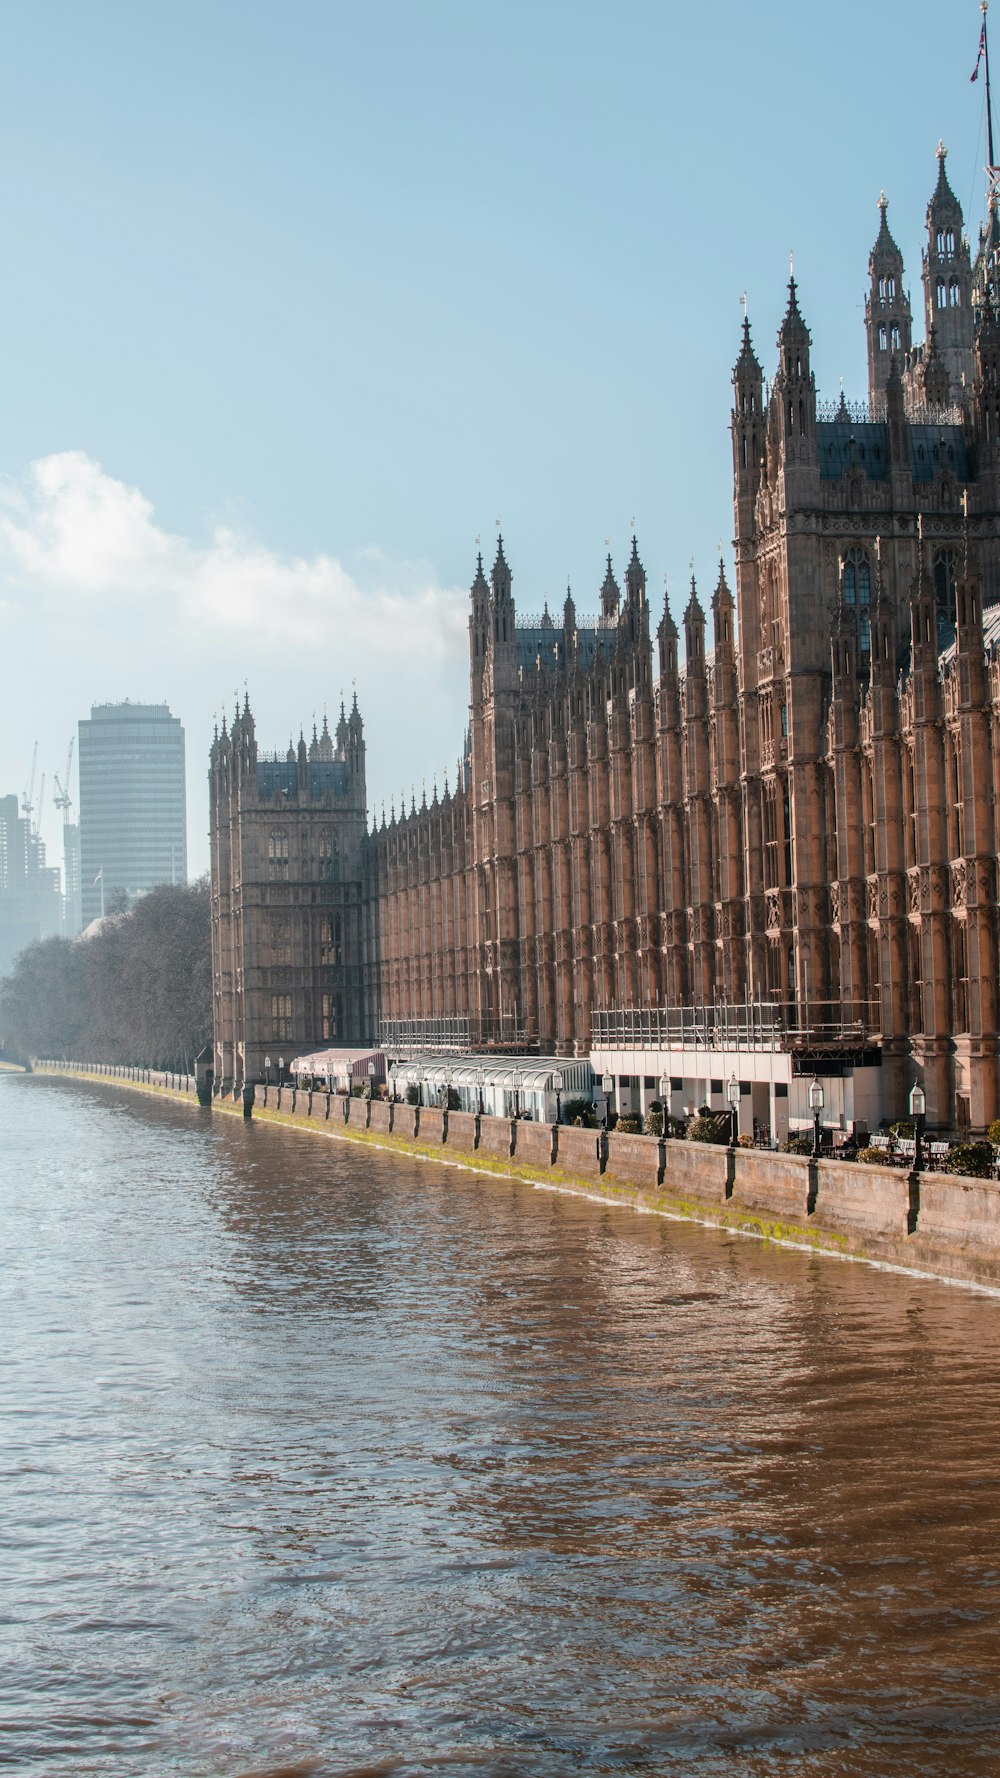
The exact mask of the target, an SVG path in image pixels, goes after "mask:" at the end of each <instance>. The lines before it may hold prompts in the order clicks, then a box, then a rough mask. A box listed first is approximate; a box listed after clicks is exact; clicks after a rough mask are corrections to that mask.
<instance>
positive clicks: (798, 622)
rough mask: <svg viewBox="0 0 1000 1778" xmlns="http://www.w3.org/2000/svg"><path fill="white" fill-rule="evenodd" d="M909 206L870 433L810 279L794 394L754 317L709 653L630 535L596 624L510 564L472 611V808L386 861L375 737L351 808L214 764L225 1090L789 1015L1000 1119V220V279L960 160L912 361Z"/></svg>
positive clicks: (895, 1093) (434, 822) (347, 785)
mask: <svg viewBox="0 0 1000 1778" xmlns="http://www.w3.org/2000/svg"><path fill="white" fill-rule="evenodd" d="M880 212H881V215H880V227H879V233H878V238H877V240H876V242H875V245H874V247H873V250H872V253H871V256H870V260H869V289H868V295H867V299H866V310H865V325H866V331H867V344H868V382H869V387H868V400H867V402H866V403H865V404H864V405H863V406H849V405H848V404H847V403H846V402H845V401H844V399H843V397H842V398H841V400H840V402H839V404H829V405H827V404H824V403H822V402H820V401H819V400H818V399H817V394H816V387H815V381H814V377H813V373H812V369H811V364H810V345H811V341H810V334H809V331H808V329H807V327H806V325H805V323H804V321H803V318H802V315H801V313H800V310H799V305H798V298H797V291H796V287H795V283H794V280H793V281H792V282H791V283H790V285H789V292H788V304H787V310H786V313H785V316H784V319H783V321H782V324H781V328H780V330H779V334H778V342H777V343H778V364H777V368H776V371H775V374H774V376H773V378H772V380H771V382H770V384H769V385H766V384H765V381H764V377H763V372H762V368H761V366H760V364H759V362H758V360H757V358H756V356H755V353H754V350H753V346H752V343H751V338H750V330H749V326H748V325H747V323H746V322H744V330H743V340H742V347H741V350H740V354H739V357H738V359H737V363H736V368H735V371H734V375H733V385H734V392H735V400H734V406H733V414H732V438H733V462H734V509H735V533H736V536H735V550H736V596H735V600H734V598H733V595H732V593H731V592H730V589H729V587H728V586H727V583H726V580H725V577H724V574H723V572H722V570H721V568H720V572H719V579H718V584H717V586H716V588H715V590H714V593H713V596H712V600H711V637H710V647H709V645H708V644H709V638H707V636H706V617H705V613H704V611H703V609H702V606H701V604H700V603H699V599H698V595H697V590H696V587H695V585H694V582H693V581H692V585H691V592H690V598H689V600H688V603H687V608H686V610H685V612H684V616H683V629H684V652H683V662H682V660H681V657H680V653H679V647H678V644H679V637H678V632H677V628H676V626H675V624H674V621H673V619H672V617H671V615H670V611H669V608H668V607H667V606H666V605H664V609H663V612H662V615H661V616H660V618H659V621H658V623H657V624H656V629H655V638H654V636H653V635H652V634H651V617H650V610H649V605H648V601H647V590H646V578H645V574H644V571H643V567H642V564H641V561H640V559H639V553H638V548H637V545H636V542H635V540H634V539H633V543H632V553H631V560H630V561H629V564H628V567H627V570H626V573H625V576H624V593H622V592H621V591H620V589H619V587H618V585H617V583H616V581H615V578H614V575H613V572H612V567H611V563H610V561H609V562H608V567H607V573H606V575H605V579H604V584H603V586H602V588H601V594H600V611H599V614H598V615H597V616H596V617H594V618H592V619H589V620H581V619H579V618H578V617H577V614H576V611H575V608H574V604H573V600H572V598H571V597H569V596H567V598H566V602H565V606H564V608H563V610H562V613H561V615H560V616H559V617H557V618H555V619H554V618H553V617H552V616H551V615H550V613H549V611H548V609H547V608H546V610H545V611H544V612H543V613H542V614H541V616H539V617H524V618H522V617H519V615H518V613H517V610H516V607H515V604H514V597H513V590H512V578H511V573H510V569H509V568H508V565H507V562H506V559H505V556H504V550H503V544H502V541H501V543H500V545H499V547H498V551H497V557H496V561H495V563H494V565H493V568H492V572H491V573H490V575H489V578H487V576H486V575H485V573H484V571H483V565H482V561H481V560H480V563H479V568H478V572H477V574H476V577H475V580H474V582H473V585H472V590H471V610H470V619H469V639H470V676H471V677H470V705H471V719H470V729H469V739H468V743H467V750H466V758H465V763H464V768H463V771H462V773H461V775H460V779H459V782H458V784H457V786H456V788H455V790H454V791H449V790H448V789H447V787H446V788H445V792H444V795H443V797H441V798H439V797H438V796H437V794H436V792H435V794H434V796H433V797H432V800H431V803H430V805H429V806H428V805H427V804H426V801H425V803H424V805H423V806H422V807H421V808H420V809H416V808H411V810H410V813H409V814H408V815H407V814H401V815H400V816H399V817H394V818H393V819H392V820H391V821H390V822H389V823H386V822H385V821H384V819H383V822H382V825H381V826H380V827H379V828H378V829H377V831H375V832H374V833H373V834H371V835H370V836H369V837H368V838H367V839H366V838H365V824H364V778H363V747H362V746H361V742H360V718H359V717H357V716H356V713H352V719H351V720H352V722H353V723H354V725H355V726H354V729H353V730H352V729H351V726H350V724H342V729H341V730H338V750H337V769H339V770H341V771H342V772H344V773H345V774H346V775H345V777H344V779H343V784H344V789H343V791H340V790H334V789H333V788H332V786H326V785H324V787H323V788H322V789H320V787H319V781H317V786H316V789H315V790H314V789H313V788H312V780H311V778H310V773H311V771H312V770H313V767H314V761H313V759H312V757H311V754H310V753H309V752H307V750H306V749H305V747H304V744H301V743H300V748H299V755H298V759H297V760H296V759H295V757H294V756H291V757H290V758H289V759H288V760H287V761H283V762H276V763H275V764H274V765H273V766H272V768H271V769H272V771H274V772H276V773H278V776H276V777H275V778H274V780H273V782H272V780H271V779H269V778H268V777H267V776H266V774H265V775H264V776H263V777H262V776H261V766H260V765H259V764H258V762H257V758H256V752H255V747H254V743H253V735H252V724H251V723H250V719H249V716H248V713H244V715H243V716H242V717H241V718H240V719H239V720H238V722H237V724H236V725H235V726H234V728H233V729H232V730H231V731H230V733H229V734H228V735H226V734H224V735H223V736H222V738H221V739H220V740H219V741H217V743H216V746H215V748H214V750H213V756H212V789H213V845H214V848H215V860H216V861H217V863H216V864H215V868H216V869H217V873H218V874H217V876H216V877H215V881H214V888H215V907H216V919H215V928H216V966H217V971H218V974H217V979H216V996H217V998H216V1011H217V1018H218V1020H219V1024H218V1027H217V1042H218V1046H219V1052H220V1053H219V1057H218V1058H217V1067H219V1068H220V1071H221V1073H222V1075H223V1077H226V1076H227V1075H228V1076H229V1078H232V1074H231V1072H230V1069H231V1068H232V1069H235V1070H236V1073H237V1074H238V1073H239V1072H240V1065H239V1063H238V1062H237V1061H236V1059H235V1058H236V1057H237V1056H241V1057H242V1067H243V1068H246V1069H247V1070H250V1069H251V1068H258V1069H259V1052H260V1048H261V1043H266V1044H267V1045H268V1046H270V1048H271V1049H273V1048H274V1046H275V1044H276V1043H278V1041H279V1037H281V1032H282V1031H285V1030H287V1032H288V1034H289V1035H288V1037H287V1038H281V1040H282V1041H285V1042H286V1043H295V1044H296V1045H297V1046H298V1047H299V1048H304V1047H309V1046H314V1045H317V1044H319V1043H320V1042H321V1041H325V1039H326V1038H327V1035H328V1033H329V1035H331V1036H332V1035H333V1034H334V1031H335V1030H336V1032H337V1034H340V1033H341V1031H343V1032H345V1033H346V1031H347V1028H348V1026H353V1025H357V1026H358V1027H359V1029H358V1031H357V1035H358V1036H359V1037H360V1036H362V1035H363V1036H365V1037H368V1036H371V1035H374V1033H375V1032H376V1030H377V1029H378V1025H379V1021H380V1020H381V1021H382V1029H383V1031H384V1032H385V1033H386V1034H387V1035H388V1036H389V1037H390V1039H393V1038H394V1039H395V1040H397V1041H401V1040H406V1039H408V1040H409V1041H411V1042H414V1041H419V1039H420V1037H421V1034H423V1035H424V1037H425V1038H426V1039H427V1040H429V1041H430V1040H433V1038H434V1036H435V1035H440V1034H441V1033H443V1032H445V1031H452V1032H459V1033H462V1034H464V1037H465V1039H466V1041H467V1042H468V1044H469V1045H470V1046H472V1047H476V1046H480V1045H483V1044H494V1045H509V1044H512V1043H517V1044H528V1045H531V1044H537V1045H538V1046H540V1047H541V1048H542V1049H543V1050H557V1051H559V1052H563V1053H584V1054H585V1053H587V1052H589V1050H590V1048H591V1030H592V1019H593V1017H594V1015H595V1014H596V1013H598V1012H600V1011H602V1010H604V1009H608V1008H612V1007H617V1008H632V1009H663V1008H674V1009H679V1008H683V1007H690V1006H692V1005H700V1006H705V1007H710V1006H718V1005H720V1004H722V1005H726V1006H731V1007H737V1006H740V1005H743V1006H746V1005H748V1004H750V1003H761V1004H767V1005H768V1006H770V1007H772V1008H776V1009H778V1010H779V1011H780V1014H781V1016H782V1018H783V1021H784V1023H785V1025H786V1028H787V1029H788V1030H790V1031H796V1032H798V1033H799V1036H800V1040H801V1042H802V1044H803V1046H804V1051H803V1053H804V1058H805V1060H806V1062H807V1063H808V1061H809V1054H810V1046H811V1048H812V1053H813V1055H816V1054H820V1053H822V1054H825V1055H827V1056H829V1055H830V1054H834V1055H836V1054H837V1053H838V1051H839V1053H840V1054H841V1055H842V1057H843V1059H844V1062H845V1064H849V1061H850V1057H851V1055H854V1056H855V1058H859V1057H860V1055H861V1054H862V1052H863V1054H864V1056H865V1058H866V1059H867V1060H869V1061H870V1060H871V1058H872V1056H875V1057H877V1058H878V1059H879V1060H880V1062H881V1069H882V1081H883V1091H882V1102H883V1106H884V1109H885V1111H886V1112H887V1113H888V1114H889V1115H902V1114H903V1113H904V1111H905V1101H906V1095H907V1092H908V1089H909V1086H910V1084H911V1082H912V1081H913V1080H914V1079H916V1078H919V1079H920V1080H921V1082H922V1084H923V1085H924V1088H925V1090H926V1094H927V1113H928V1122H929V1123H930V1124H936V1125H942V1126H944V1125H951V1124H953V1123H955V1122H958V1123H959V1124H963V1123H964V1124H971V1125H974V1126H978V1127H981V1126H983V1125H984V1124H985V1123H987V1122H988V1121H989V1120H990V1119H991V1118H993V1117H994V1116H995V1115H996V1114H997V1110H998V1105H997V1097H998V1005H997V1000H998V993H997V989H998V982H997V942H998V902H997V893H998V890H997V831H996V826H995V815H994V810H995V806H996V800H997V793H998V790H1000V657H998V652H997V641H998V639H1000V604H998V602H1000V310H998V291H997V288H996V278H995V271H994V268H995V265H996V258H997V255H996V249H997V247H998V245H1000V229H998V223H997V216H996V212H995V209H992V210H991V212H990V220H989V224H988V226H987V228H986V229H985V230H983V231H981V233H980V240H979V244H978V252H977V255H976V258H975V261H973V258H972V255H971V253H970V250H969V246H968V242H967V240H966V238H965V235H964V232H963V222H962V213H961V209H960V207H959V205H958V203H957V200H956V199H955V197H954V194H953V193H952V191H951V189H950V186H949V184H948V180H947V175H946V169H945V153H944V150H943V149H939V153H938V178H937V185H936V188H935V191H934V193H933V196H932V198H931V201H930V204H929V206H928V210H927V245H926V249H925V251H924V255H923V265H922V285H923V298H924V309H925V322H926V327H925V339H924V341H923V342H922V343H920V344H916V345H915V344H914V342H913V339H912V331H913V328H912V314H911V308H910V301H909V297H908V295H907V293H906V290H905V285H904V271H903V261H902V257H901V255H900V252H899V249H898V247H897V246H896V244H895V242H894V241H893V238H892V236H891V234H890V232H889V228H888V221H887V212H886V204H885V200H884V199H883V200H881V201H880ZM352 734H353V735H354V736H355V737H356V738H355V739H354V740H353V741H352V738H351V737H352ZM320 745H322V743H318V742H317V743H314V751H315V750H316V749H318V747H319V746H320ZM352 747H353V749H354V752H353V755H352V752H351V749H352ZM359 749H360V751H359ZM352 758H353V759H354V761H355V762H357V761H358V760H359V759H360V761H361V765H360V768H359V767H358V765H357V763H355V764H353V765H352V764H351V763H350V762H351V759H352ZM315 763H316V764H318V757H317V761H316V762H315ZM279 765H280V772H279V770H278V768H279ZM330 769H333V762H331V768H330ZM279 776H280V778H281V782H280V783H279V782H278V777H279ZM286 780H287V782H286ZM282 799H284V800H282ZM320 803H322V808H321V807H320ZM285 815H287V817H288V819H287V820H285V819H283V817H284V816H285ZM324 823H325V826H324V825H323V824H324ZM282 829H284V830H285V832H286V837H287V843H288V847H289V851H288V854H287V857H288V874H287V875H286V876H285V877H284V878H282V877H280V876H277V877H276V875H275V870H274V863H273V859H272V857H271V854H270V851H269V847H270V845H271V843H272V841H271V839H270V837H269V836H270V835H272V834H280V833H281V831H282ZM323 832H327V833H329V834H330V835H331V836H332V835H334V834H337V835H339V836H340V838H339V845H340V855H341V859H342V861H343V865H342V871H341V881H340V883H339V884H338V890H339V892H340V895H339V898H338V899H337V901H336V903H335V904H334V902H333V901H332V900H331V899H330V892H331V888H332V885H331V883H330V881H329V879H328V877H326V876H324V869H323V866H324V860H323V858H322V857H321V853H320V848H319V844H318V840H317V841H316V842H314V841H313V840H312V839H311V838H308V837H307V836H309V835H312V834H313V833H315V834H316V835H317V836H318V835H319V834H320V833H323ZM274 844H275V845H278V844H280V842H279V841H278V840H275V841H274ZM237 860H238V863H237ZM293 865H294V868H293ZM344 867H346V868H344ZM237 870H238V871H239V872H240V876H239V878H237V875H236V872H237ZM277 890H283V891H284V900H283V901H281V900H280V898H279V900H278V901H276V900H275V895H276V891H277ZM334 905H336V908H337V910H338V913H339V915H340V917H341V919H342V921H343V922H344V923H343V924H342V926H341V934H342V937H341V948H340V951H339V953H338V956H337V960H336V963H334V962H333V960H332V956H331V954H329V953H327V954H324V950H323V945H324V939H323V932H324V930H325V927H324V922H328V921H329V916H330V914H331V912H332V911H333V908H334ZM348 916H349V920H350V924H349V925H348ZM279 934H280V937H279ZM224 935H225V936H224ZM289 941H290V943H291V949H290V950H289V948H288V945H289ZM326 942H327V943H328V944H329V942H330V941H326ZM276 946H278V947H279V948H281V947H284V948H283V949H281V956H282V958H284V959H290V960H287V961H282V962H280V963H279V962H278V960H277V953H276V949H275V947H276ZM338 972H339V973H338ZM293 977H294V981H293ZM286 980H287V981H288V983H289V984H291V985H290V986H289V988H288V990H287V992H288V994H289V995H290V996H291V1008H292V1010H291V1011H290V1012H289V1014H288V1020H287V1023H286V1024H284V1025H281V1026H280V1029H279V1024H278V1023H277V1022H276V1021H280V1019H281V1016H282V1015H281V1013H280V1010H276V1009H278V1008H280V1006H281V1005H282V1004H287V1002H283V1001H282V999H281V996H282V993H283V992H285V990H284V989H282V988H281V987H280V986H279V982H281V981H286ZM327 982H329V984H330V987H329V988H328V987H327V986H326V984H327ZM330 993H332V994H333V996H334V999H333V1000H332V1001H331V1000H330V998H329V996H330ZM300 1000H301V1002H302V1006H301V1011H300V1007H299V1001H300ZM334 1004H336V1006H337V1009H338V1010H337V1014H336V1019H335V1021H334V1022H333V1023H329V1021H328V1020H327V1012H326V1011H324V1010H323V1009H324V1008H328V1007H329V1006H332V1005H334ZM251 1025H252V1026H253V1033H254V1034H253V1036H252V1037H251V1035H250V1030H251ZM241 1046H242V1048H241Z"/></svg>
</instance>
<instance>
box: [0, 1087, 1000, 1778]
mask: <svg viewBox="0 0 1000 1778" xmlns="http://www.w3.org/2000/svg"><path fill="white" fill-rule="evenodd" d="M0 1231H2V1246H0V1305H2V1307H0V1338H2V1364H0V1410H2V1416H3V1443H2V1448H0V1545H2V1551H0V1768H2V1769H3V1770H5V1771H12V1772H15V1773H21V1772H24V1773H32V1774H45V1775H46V1778H49V1775H50V1774H51V1775H52V1778H61V1775H63V1774H72V1775H73V1778H83V1775H86V1774H94V1773H100V1774H107V1775H108V1778H134V1775H136V1774H143V1775H144V1778H145V1775H150V1778H160V1775H161V1774H172V1773H179V1774H184V1775H185V1778H251V1775H252V1778H265V1775H267V1778H279V1775H280V1778H292V1775H295V1778H299V1775H303V1778H304V1775H306V1774H315V1775H317V1778H327V1775H329V1778H347V1775H348V1774H353V1775H356V1778H361V1775H362V1774H364V1775H366V1778H375V1775H376V1774H378V1775H380V1778H382V1775H386V1778H388V1775H395V1778H416V1775H417V1774H424V1773H433V1774H438V1773H441V1774H446V1775H448V1778H461V1775H463V1774H474V1775H475V1778H501V1775H504V1778H506V1775H508V1774H510V1775H518V1778H519V1775H521V1774H524V1775H525V1778H550V1775H555V1774H563V1773H567V1774H568V1773H594V1774H603V1773H612V1774H618V1773H630V1772H635V1773H651V1774H653V1773H655V1774H660V1773H662V1774H687V1773H691V1774H694V1775H696V1778H757V1775H761V1778H763V1775H764V1774H771V1773H777V1774H795V1775H796V1778H798V1775H800V1774H801V1775H805V1778H818V1775H822V1778H828V1775H833V1774H838V1775H839V1774H844V1775H846V1774H851V1775H852V1778H853V1775H860V1774H864V1775H865V1778H869V1775H870V1778H902V1775H903V1774H906V1775H907V1778H908V1775H909V1774H913V1773H921V1774H924V1773H928V1774H937V1773H956V1774H963V1775H971V1778H978V1775H980V1774H983V1775H985V1774H990V1778H993V1775H995V1774H996V1773H998V1772H1000V1539H998V1530H1000V1476H998V1461H997V1456H998V1429H1000V1340H998V1334H1000V1298H997V1297H995V1296H990V1295H988V1294H985V1293H976V1292H974V1291H972V1290H969V1289H965V1288H961V1287H955V1286H948V1285H946V1284H942V1283H938V1282H935V1281H932V1280H928V1279H920V1278H913V1277H909V1276H905V1275H903V1274H900V1273H893V1272H889V1271H880V1270H876V1269H874V1268H872V1267H868V1266H864V1265H849V1264H845V1263H842V1262H840V1261H837V1260H834V1259H829V1258H821V1257H816V1256H814V1255H810V1254H806V1253H803V1252H799V1251H794V1250H789V1249H783V1248H780V1247H776V1246H770V1245H767V1244H765V1243H762V1242H759V1241H754V1240H749V1239H744V1238H741V1237H738V1236H734V1235H731V1234H727V1233H722V1232H719V1231H717V1230H713V1229H705V1228H700V1227H696V1226H693V1225H689V1224H684V1223H679V1222H672V1221H666V1220H663V1219H662V1218H659V1217H655V1216H640V1215H636V1214H635V1213H634V1212H631V1211H628V1210H623V1209H614V1210H612V1209H609V1208H608V1207H606V1206H605V1205H602V1204H600V1203H598V1202H594V1201H591V1200H588V1199H584V1198H577V1197H573V1196H568V1195H564V1194H558V1193H554V1192H548V1191H542V1190H536V1189H532V1188H531V1187H530V1186H528V1185H523V1184H520V1183H517V1182H514V1181H506V1180H500V1179H497V1178H494V1177H487V1176H483V1175H478V1174H475V1173H473V1172H468V1171H462V1170H459V1169H457V1168H451V1167H446V1166H444V1165H441V1164H438V1163H422V1162H420V1161H416V1160H412V1159H410V1158H408V1157H404V1156H394V1155H392V1154H389V1153H386V1152H379V1151H370V1150H363V1149H361V1148H359V1147H357V1146H351V1145H349V1144H347V1143H344V1142H335V1141H330V1140H327V1139H324V1138H319V1137H316V1136H312V1135H309V1134H308V1133H306V1132H301V1133H299V1132H293V1131H288V1130H279V1129H275V1128H273V1127H272V1128H268V1127H266V1126H264V1125H261V1124H257V1125H250V1126H244V1125H243V1123H242V1122H241V1121H240V1120H238V1119H236V1118H232V1117H225V1116H222V1115H219V1114H216V1115H215V1116H214V1117H213V1116H212V1114H211V1113H208V1112H198V1111H197V1110H194V1109H192V1108H189V1107H182V1106H175V1105H171V1104H169V1103H166V1102H157V1101H151V1100H146V1099H144V1098H142V1097H140V1096H138V1095H132V1094H128V1093H124V1092H114V1091H107V1090H89V1089H87V1088H85V1087H81V1086H78V1085H74V1084H67V1083H59V1082H55V1081H51V1080H49V1081H46V1080H42V1079H37V1078H36V1079H29V1078H26V1077H21V1076H14V1075H3V1076H0Z"/></svg>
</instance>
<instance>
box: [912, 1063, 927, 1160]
mask: <svg viewBox="0 0 1000 1778" xmlns="http://www.w3.org/2000/svg"><path fill="white" fill-rule="evenodd" d="M926 1110H927V1099H926V1096H925V1094H924V1089H923V1087H922V1086H921V1085H920V1082H919V1081H914V1083H913V1085H912V1087H911V1088H910V1116H911V1117H912V1119H913V1171H914V1173H919V1172H920V1138H921V1136H922V1135H923V1133H924V1112H925V1111H926Z"/></svg>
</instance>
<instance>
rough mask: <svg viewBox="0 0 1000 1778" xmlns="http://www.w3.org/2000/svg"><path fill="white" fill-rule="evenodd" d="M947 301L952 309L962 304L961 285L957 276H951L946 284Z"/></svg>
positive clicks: (958, 307)
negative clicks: (949, 281) (950, 279)
mask: <svg viewBox="0 0 1000 1778" xmlns="http://www.w3.org/2000/svg"><path fill="white" fill-rule="evenodd" d="M948 302H949V304H950V305H951V307H952V308H953V309H960V308H961V306H962V286H961V284H960V283H959V282H958V279H957V278H952V281H951V283H950V284H949V286H948Z"/></svg>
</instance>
